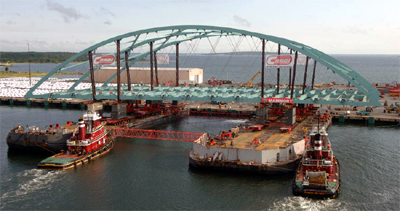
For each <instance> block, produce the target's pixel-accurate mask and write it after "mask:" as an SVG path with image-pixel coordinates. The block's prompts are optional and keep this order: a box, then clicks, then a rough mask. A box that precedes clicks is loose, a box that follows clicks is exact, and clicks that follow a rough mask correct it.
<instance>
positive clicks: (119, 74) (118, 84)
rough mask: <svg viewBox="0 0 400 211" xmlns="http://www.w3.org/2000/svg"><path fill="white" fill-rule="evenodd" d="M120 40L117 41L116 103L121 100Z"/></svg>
mask: <svg viewBox="0 0 400 211" xmlns="http://www.w3.org/2000/svg"><path fill="white" fill-rule="evenodd" d="M120 43H121V40H117V101H118V102H119V101H120V100H121V98H120V95H121V52H120V50H119V49H120Z"/></svg>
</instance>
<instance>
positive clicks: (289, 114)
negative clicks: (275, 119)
mask: <svg viewBox="0 0 400 211" xmlns="http://www.w3.org/2000/svg"><path fill="white" fill-rule="evenodd" d="M285 117H286V118H287V121H286V124H287V125H293V124H294V123H296V107H293V108H289V109H288V110H287V111H286V112H285Z"/></svg>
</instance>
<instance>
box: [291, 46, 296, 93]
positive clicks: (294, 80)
mask: <svg viewBox="0 0 400 211" xmlns="http://www.w3.org/2000/svg"><path fill="white" fill-rule="evenodd" d="M296 66H297V51H296V53H295V55H294V64H293V79H292V90H291V91H290V98H292V99H293V90H294V86H295V82H296Z"/></svg>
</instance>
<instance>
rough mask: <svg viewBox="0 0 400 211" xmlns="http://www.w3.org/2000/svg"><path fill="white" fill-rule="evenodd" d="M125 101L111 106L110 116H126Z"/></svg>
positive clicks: (118, 117)
mask: <svg viewBox="0 0 400 211" xmlns="http://www.w3.org/2000/svg"><path fill="white" fill-rule="evenodd" d="M126 106H127V104H126V103H118V104H115V105H112V107H111V118H112V119H122V118H125V117H126Z"/></svg>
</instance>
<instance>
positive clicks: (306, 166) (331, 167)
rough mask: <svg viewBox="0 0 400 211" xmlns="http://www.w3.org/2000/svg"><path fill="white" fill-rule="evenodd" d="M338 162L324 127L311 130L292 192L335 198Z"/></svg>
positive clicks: (337, 189)
mask: <svg viewBox="0 0 400 211" xmlns="http://www.w3.org/2000/svg"><path fill="white" fill-rule="evenodd" d="M339 167H340V166H339V162H338V160H337V159H336V157H335V156H334V155H333V151H332V149H331V143H330V140H329V138H328V134H327V133H326V131H325V129H324V128H322V129H319V127H318V129H316V130H313V131H312V132H311V134H310V140H309V141H308V142H307V143H306V150H305V151H304V155H303V158H302V160H301V161H300V164H299V168H298V170H297V174H296V177H295V179H294V181H293V185H292V189H293V194H294V195H296V196H298V195H300V196H309V197H320V198H335V197H336V196H337V195H338V194H339V191H340V171H339Z"/></svg>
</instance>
